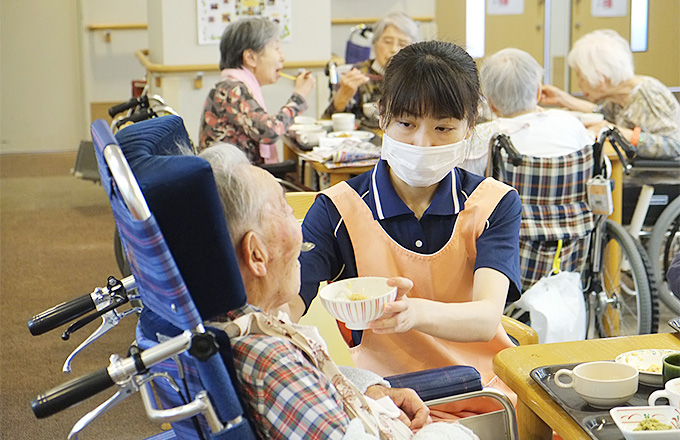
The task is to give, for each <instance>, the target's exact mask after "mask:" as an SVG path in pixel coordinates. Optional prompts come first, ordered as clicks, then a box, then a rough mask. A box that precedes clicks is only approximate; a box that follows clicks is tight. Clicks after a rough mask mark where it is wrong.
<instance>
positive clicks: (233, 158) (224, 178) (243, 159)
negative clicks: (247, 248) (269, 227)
mask: <svg viewBox="0 0 680 440" xmlns="http://www.w3.org/2000/svg"><path fill="white" fill-rule="evenodd" d="M199 157H202V158H203V159H205V160H207V161H208V163H209V164H210V167H211V168H212V170H213V175H214V176H215V184H216V185H217V192H218V194H219V196H220V201H221V202H222V209H223V210H224V215H225V217H226V220H227V227H228V229H229V234H230V235H231V241H232V243H233V244H234V245H235V246H236V245H237V244H238V243H240V241H241V240H242V239H243V236H244V235H245V234H246V232H248V231H249V230H253V229H258V228H259V226H260V224H261V220H262V218H263V209H264V207H266V206H267V203H266V194H267V192H266V191H263V188H259V186H261V185H259V183H260V182H262V180H261V179H256V178H255V173H257V172H260V171H262V172H265V173H266V171H264V170H261V169H258V168H257V167H256V166H254V165H252V164H251V163H250V161H249V160H248V157H247V156H246V155H245V153H244V152H243V151H241V150H240V149H238V147H236V146H234V145H230V144H226V143H217V144H213V145H211V146H210V148H206V149H205V150H203V151H201V153H200V154H199Z"/></svg>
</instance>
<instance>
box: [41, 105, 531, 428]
mask: <svg viewBox="0 0 680 440" xmlns="http://www.w3.org/2000/svg"><path fill="white" fill-rule="evenodd" d="M182 133H184V124H183V122H182V120H181V118H179V117H176V116H164V117H161V118H155V119H150V120H147V121H143V122H139V123H137V124H134V125H131V126H129V127H127V128H125V129H123V130H121V131H120V132H119V133H118V134H117V135H116V137H114V136H113V134H112V132H111V130H110V128H109V127H108V125H107V124H106V123H105V122H104V121H102V120H98V121H95V122H94V123H93V125H92V134H93V140H94V144H95V147H96V151H97V160H98V164H99V169H100V173H101V181H102V185H103V187H104V189H105V190H106V192H107V195H108V196H109V199H110V202H111V207H112V211H113V214H114V218H115V220H116V224H117V226H118V228H119V230H120V237H121V242H122V245H123V249H124V251H125V253H126V255H127V257H128V261H130V269H131V271H132V274H133V278H132V280H128V281H127V284H125V283H120V284H122V285H123V287H124V289H122V288H121V287H120V286H118V283H115V282H113V281H111V282H110V283H108V284H111V286H110V287H108V284H107V288H105V289H96V290H95V292H93V293H92V294H90V295H84V296H83V297H81V298H76V299H75V300H72V301H70V302H68V303H64V304H61V305H59V306H57V307H55V308H53V309H50V310H48V311H46V312H44V313H42V314H39V315H37V316H36V317H34V318H33V319H31V320H30V321H29V328H31V329H32V330H33V328H35V327H39V329H40V332H42V333H44V332H46V331H49V330H51V329H54V328H56V327H58V326H60V325H63V324H64V323H67V322H70V321H71V320H73V319H76V317H79V316H82V315H83V314H85V313H88V312H89V311H94V313H95V315H100V314H102V313H103V314H107V313H112V312H116V310H115V309H116V307H117V306H118V305H120V304H119V303H121V304H122V303H128V302H130V299H134V300H138V301H139V303H140V304H141V306H140V307H139V308H133V309H131V310H133V312H130V313H128V315H132V316H139V322H138V325H137V330H136V344H135V345H133V346H132V347H131V350H130V353H129V355H128V356H127V357H122V356H117V355H114V356H112V358H111V362H110V364H109V365H108V366H106V367H104V368H102V369H101V370H99V371H96V372H94V373H91V374H89V375H85V376H82V377H80V378H76V379H74V380H72V381H70V382H67V383H65V384H62V385H60V386H57V387H55V388H54V389H52V390H49V391H47V392H45V393H43V394H41V395H39V396H37V397H36V398H35V399H34V400H33V401H32V402H31V406H32V409H33V412H34V414H35V415H36V417H39V418H42V417H48V416H50V415H52V414H55V413H57V412H59V411H61V410H63V409H66V408H68V407H70V406H72V405H74V404H76V403H78V402H81V401H83V400H86V399H87V398H88V397H91V396H93V395H95V394H97V393H100V392H102V391H104V390H106V389H108V388H111V387H113V386H116V387H118V389H119V390H118V392H117V393H116V394H115V395H114V396H113V397H112V398H111V399H109V400H108V401H106V402H104V403H103V404H102V405H100V406H99V407H97V408H95V409H94V410H93V411H91V412H90V413H88V414H87V415H85V416H84V417H83V418H82V419H81V420H80V421H78V422H77V423H76V425H75V426H74V428H73V430H72V432H71V434H70V436H69V438H71V437H73V436H76V435H77V434H78V433H79V432H81V431H82V430H83V429H84V428H85V427H86V426H87V424H88V423H90V422H91V421H92V420H94V419H96V418H97V417H98V416H100V415H101V414H103V413H105V412H106V411H107V410H108V409H110V408H111V407H112V406H114V405H116V404H119V403H120V402H121V401H123V400H124V399H125V397H127V396H129V395H131V394H133V393H135V392H137V391H139V392H140V393H141V396H142V400H143V401H144V403H145V408H146V412H147V416H148V417H150V418H151V419H152V420H154V421H158V422H168V423H171V425H172V429H171V430H170V431H167V432H164V433H161V434H159V436H157V437H155V438H156V439H160V438H168V439H170V438H183V439H184V438H187V439H198V438H204V439H220V440H222V439H251V438H252V439H254V438H257V429H255V428H256V427H254V426H253V423H252V421H251V418H250V417H249V416H248V406H247V405H246V404H245V402H244V400H243V396H241V395H240V393H239V387H238V379H237V377H236V375H235V371H234V364H233V361H232V358H231V350H230V344H229V338H228V336H227V335H226V334H225V333H224V332H221V331H219V330H217V329H211V328H207V327H205V326H204V325H203V322H204V321H206V320H209V319H211V318H214V317H216V316H219V315H223V314H224V313H226V312H228V311H229V310H233V309H235V308H237V307H241V306H242V305H244V304H245V302H246V294H245V291H244V287H243V283H242V280H241V277H240V271H239V268H238V264H237V262H236V257H235V254H234V252H233V248H232V245H231V240H230V238H229V233H228V230H227V224H226V221H225V218H224V213H223V212H222V208H221V204H220V201H219V196H218V193H217V188H216V185H215V181H214V177H213V174H212V170H211V168H210V166H209V164H208V163H207V162H206V161H205V160H203V159H202V158H199V157H196V156H192V155H177V154H176V153H177V151H176V150H174V151H173V148H175V149H176V147H177V144H176V142H175V140H176V139H177V135H178V134H182ZM184 134H185V133H184ZM197 194H200V197H197ZM197 218H198V219H200V220H201V224H200V225H196V220H195V219H197ZM116 286H118V287H116ZM133 286H134V287H135V288H136V289H134V291H135V292H136V293H134V295H132V294H129V293H128V294H123V290H124V291H125V292H127V291H128V290H129V289H130V288H131V287H133ZM95 297H96V298H95ZM123 297H125V298H123ZM131 297H132V298H131ZM121 298H122V299H121ZM95 299H96V300H95ZM88 318H89V317H88ZM387 380H389V381H390V382H391V383H393V384H394V385H395V386H400V387H412V388H414V389H415V390H416V391H417V392H418V393H419V394H420V395H421V398H423V400H425V401H426V402H432V403H434V404H440V403H444V402H447V401H453V400H461V399H468V398H472V397H479V396H488V397H492V398H494V399H496V400H497V401H498V402H499V403H500V405H501V406H502V408H503V409H502V410H500V411H497V412H493V413H489V414H484V415H480V416H475V417H471V418H469V419H470V420H468V419H463V421H462V423H463V424H466V425H468V426H469V427H471V429H473V430H475V432H476V433H477V435H478V436H480V438H482V439H483V440H484V439H499V438H510V439H516V438H517V426H516V420H515V414H514V409H513V407H512V404H511V403H510V401H509V400H508V399H507V397H506V396H504V395H503V394H502V393H500V392H498V391H496V390H493V389H491V388H483V387H482V386H481V382H480V377H479V374H478V373H477V372H476V371H475V370H474V369H473V368H471V367H465V366H453V367H448V368H446V369H444V371H439V370H429V371H425V372H422V373H413V374H409V375H402V376H399V377H393V378H387ZM151 383H153V389H152V387H151ZM154 392H155V394H154ZM158 402H160V404H161V406H162V408H159V406H158Z"/></svg>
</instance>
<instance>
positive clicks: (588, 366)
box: [554, 361, 639, 408]
mask: <svg viewBox="0 0 680 440" xmlns="http://www.w3.org/2000/svg"><path fill="white" fill-rule="evenodd" d="M638 375H639V374H638V369H637V368H635V367H633V366H631V365H628V364H619V363H616V362H610V361H598V362H586V363H583V364H580V365H577V366H576V367H574V369H573V370H567V369H564V368H563V369H561V370H558V371H557V373H555V377H554V379H555V384H556V385H557V386H559V387H562V388H573V389H574V391H576V393H577V394H578V395H579V396H581V398H582V399H583V400H585V401H586V402H588V404H590V405H591V406H594V407H596V408H612V407H615V406H618V405H621V404H623V403H626V402H627V401H628V400H630V398H631V397H633V395H635V393H637V389H638ZM563 376H568V377H570V378H571V382H566V383H565V382H562V381H561V380H560V378H561V377H563Z"/></svg>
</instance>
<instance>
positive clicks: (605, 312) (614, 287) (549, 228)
mask: <svg viewBox="0 0 680 440" xmlns="http://www.w3.org/2000/svg"><path fill="white" fill-rule="evenodd" d="M605 141H609V144H611V145H612V147H613V148H614V150H615V151H616V153H617V155H618V156H619V160H620V161H621V163H622V164H623V165H624V169H629V165H628V162H627V160H631V159H632V158H633V157H634V154H635V153H634V147H632V145H628V143H627V141H626V140H625V138H623V136H622V135H621V134H620V132H619V131H618V130H616V129H615V128H612V129H605V130H603V131H602V132H601V133H600V135H599V136H598V141H597V142H596V143H595V144H594V145H592V146H587V147H585V148H584V149H582V150H580V151H578V152H575V153H572V154H570V155H567V156H560V157H555V158H542V157H531V156H524V155H521V154H520V153H519V152H518V151H517V150H516V149H515V147H514V146H513V145H512V141H511V140H510V138H509V137H508V136H507V135H505V134H496V135H495V136H493V137H492V139H491V141H490V155H491V159H490V161H489V170H488V173H487V174H488V175H490V176H492V177H495V178H497V179H498V180H501V181H503V182H505V183H507V184H509V185H511V186H513V187H514V188H515V189H516V190H517V191H518V193H519V196H520V199H521V200H522V212H523V215H522V225H521V229H520V265H521V281H522V288H523V290H526V289H528V288H530V287H531V286H532V285H533V284H534V283H536V282H537V281H538V280H539V279H541V278H543V277H545V276H548V275H549V274H550V273H551V272H552V271H553V265H552V263H553V260H554V259H555V258H559V259H560V260H561V265H562V267H561V268H562V269H563V270H566V271H572V272H579V273H581V280H582V285H583V293H584V296H585V302H586V316H587V325H588V329H586V335H589V336H590V337H593V336H595V337H610V336H624V335H636V334H646V333H655V332H656V330H657V326H658V294H657V287H656V277H655V276H654V273H653V272H652V270H651V266H650V263H649V258H648V256H647V252H646V251H645V249H644V248H643V247H642V245H641V244H640V243H639V242H638V241H637V240H635V239H634V238H633V237H632V236H631V235H630V234H629V233H628V232H627V231H626V230H625V229H624V228H623V227H622V226H621V225H619V224H617V223H615V222H613V221H611V220H608V219H607V218H606V216H607V215H609V214H611V212H603V211H597V212H593V210H592V209H591V205H592V202H593V201H594V200H589V199H588V194H587V186H588V184H589V182H590V183H593V182H596V183H597V182H599V183H600V184H601V185H600V187H601V188H603V189H606V188H607V187H609V188H611V186H610V185H611V184H612V183H613V182H611V181H609V179H608V176H607V175H606V169H605V168H606V167H605V163H604V145H605ZM622 150H623V152H625V155H626V156H625V157H624V153H622ZM593 178H595V179H597V180H596V181H593V180H592V179H593ZM616 184H620V182H616ZM603 185H604V186H603ZM593 206H594V205H593ZM560 243H562V244H564V246H563V247H562V248H561V250H560V248H559V247H558V244H560ZM556 253H557V255H556ZM506 313H510V314H515V313H518V311H517V310H513V309H512V307H510V309H508V310H507V311H506ZM513 316H516V315H513Z"/></svg>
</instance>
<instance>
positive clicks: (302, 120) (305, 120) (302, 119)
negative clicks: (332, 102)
mask: <svg viewBox="0 0 680 440" xmlns="http://www.w3.org/2000/svg"><path fill="white" fill-rule="evenodd" d="M293 122H295V123H296V124H307V125H311V124H316V118H313V117H311V116H296V117H295V118H293Z"/></svg>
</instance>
